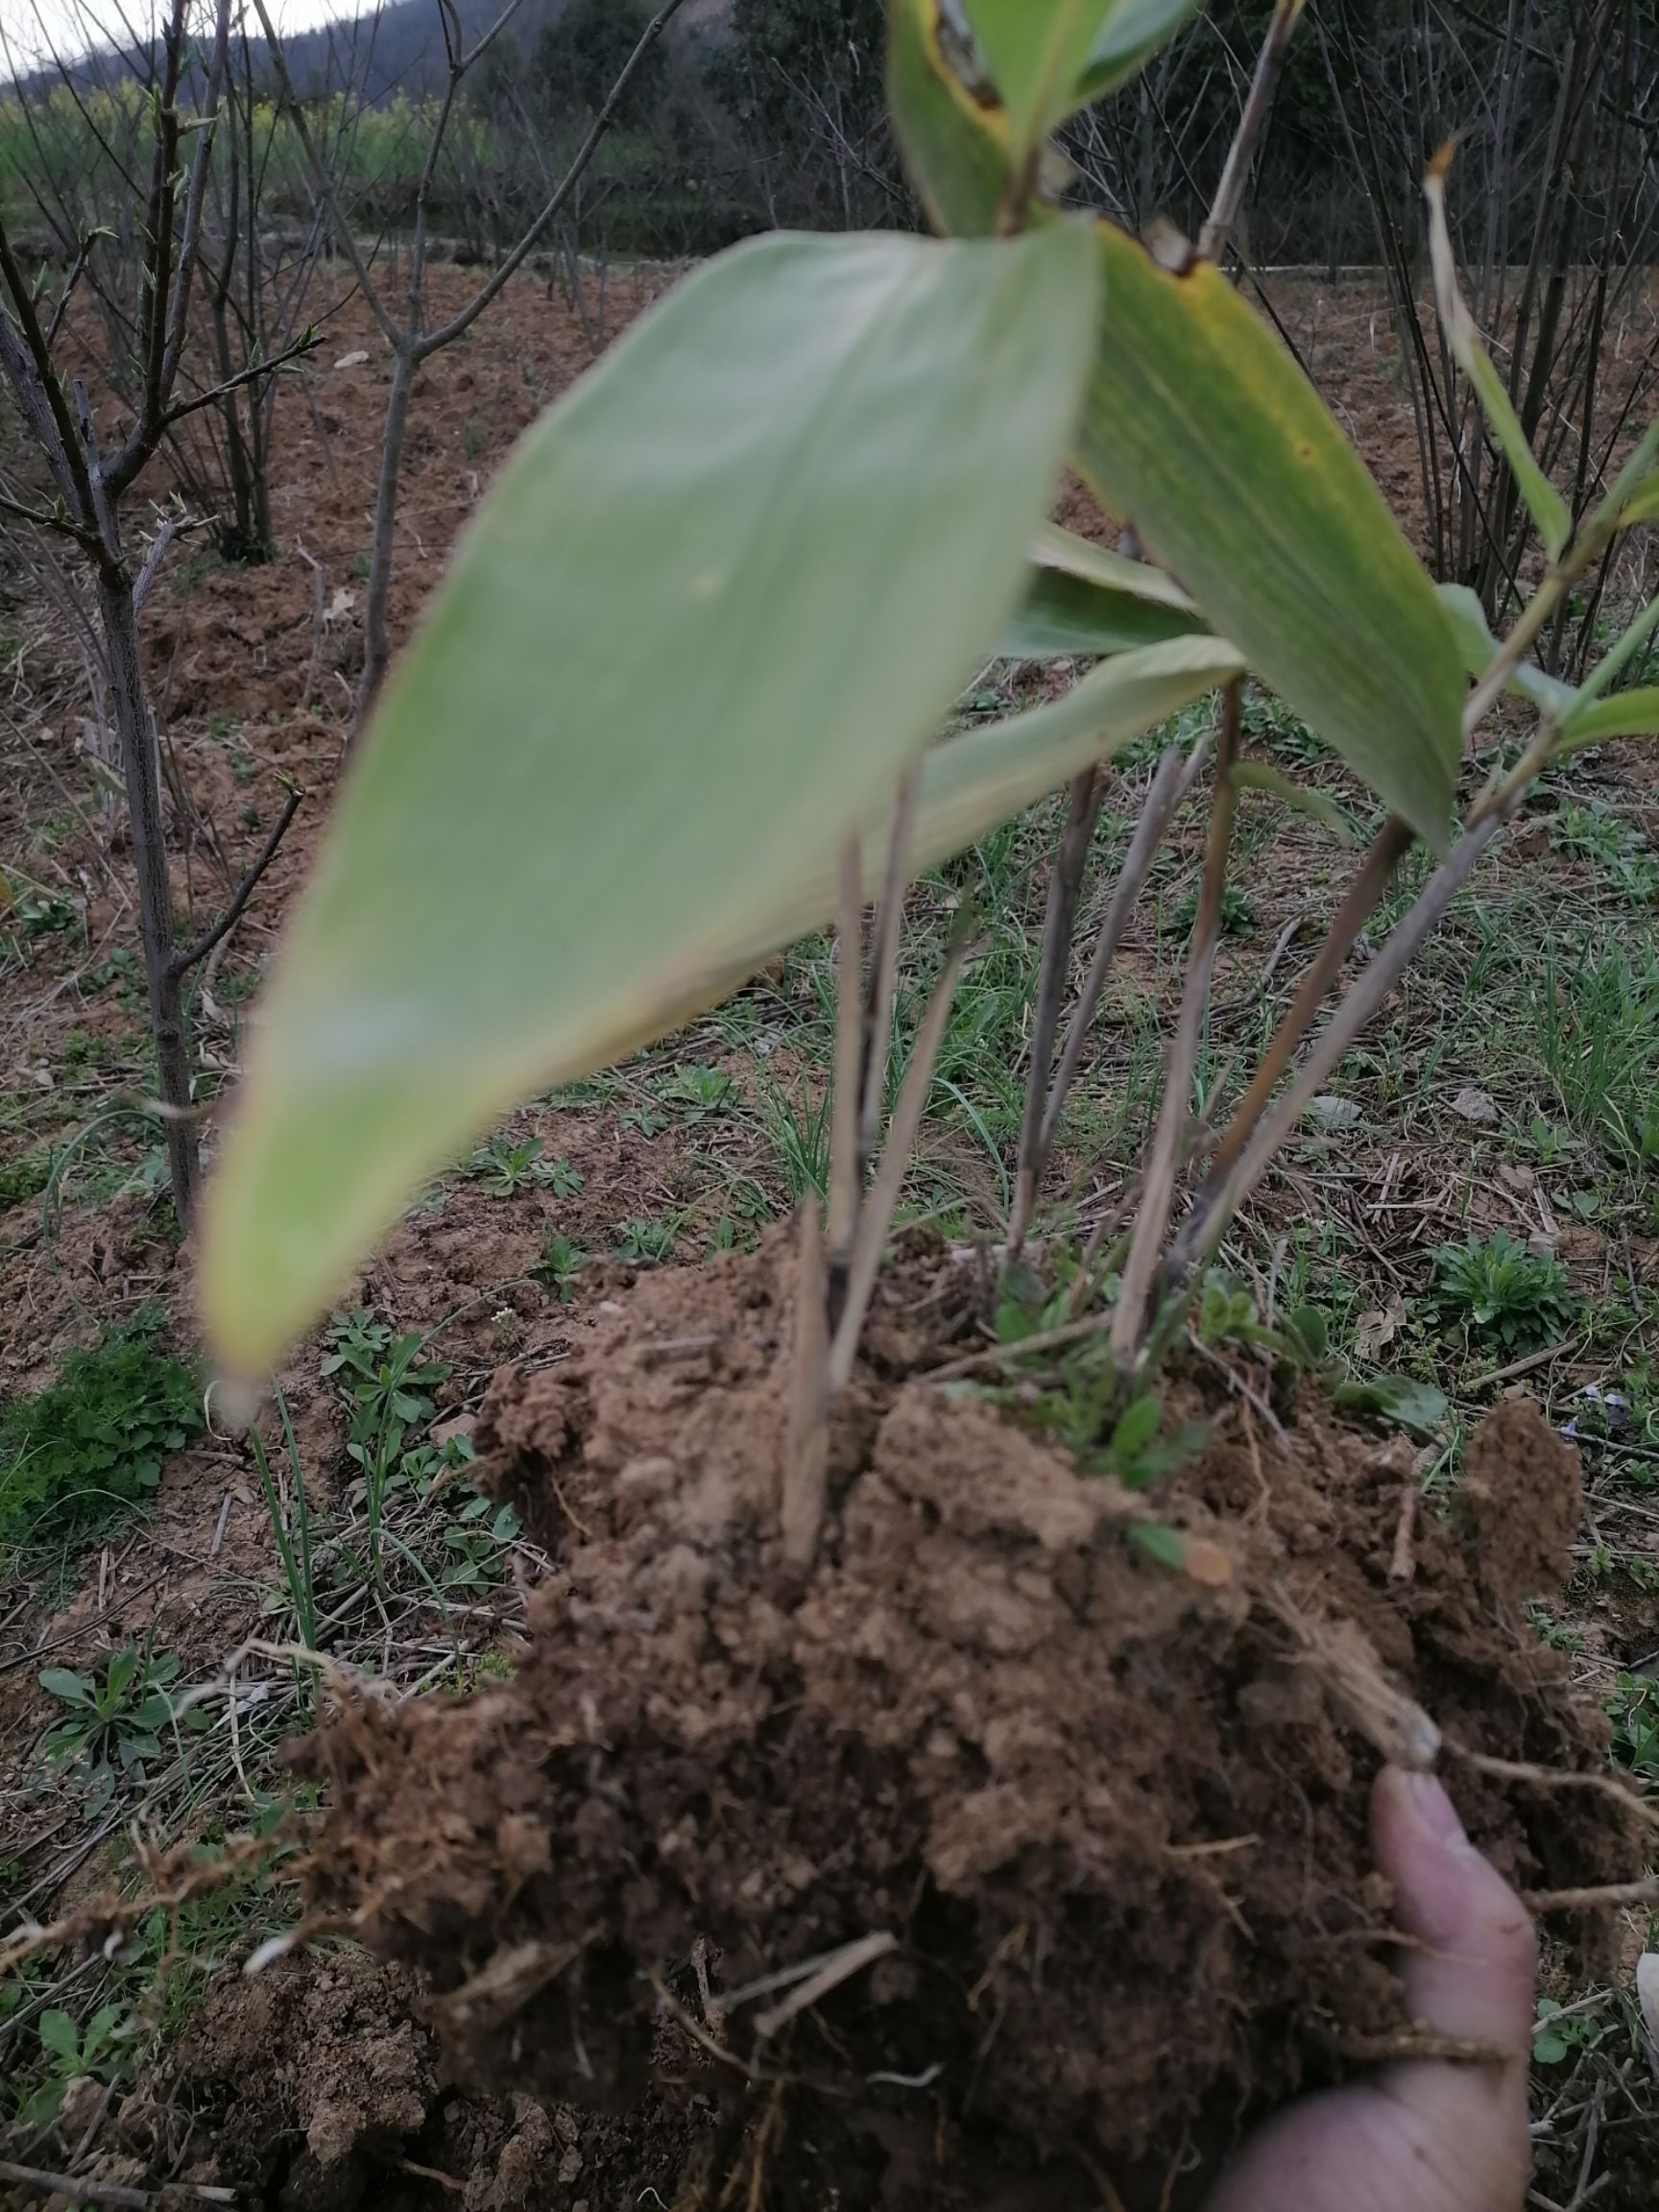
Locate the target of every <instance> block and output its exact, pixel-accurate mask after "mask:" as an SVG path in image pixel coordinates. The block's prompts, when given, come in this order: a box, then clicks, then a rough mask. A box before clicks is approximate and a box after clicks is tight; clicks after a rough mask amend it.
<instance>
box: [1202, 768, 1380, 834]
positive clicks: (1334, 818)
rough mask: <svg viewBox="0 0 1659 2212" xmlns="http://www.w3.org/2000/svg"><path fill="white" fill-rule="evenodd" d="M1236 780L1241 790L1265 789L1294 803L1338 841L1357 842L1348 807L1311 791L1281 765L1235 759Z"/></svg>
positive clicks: (1323, 794) (1300, 811)
mask: <svg viewBox="0 0 1659 2212" xmlns="http://www.w3.org/2000/svg"><path fill="white" fill-rule="evenodd" d="M1233 781H1234V783H1235V785H1236V786H1237V787H1238V789H1239V790H1241V791H1265V792H1267V793H1268V794H1269V795H1270V796H1271V797H1272V798H1274V799H1279V800H1282V801H1283V802H1284V804H1285V805H1286V806H1290V807H1293V808H1294V809H1295V811H1296V812H1297V813H1298V814H1306V815H1307V816H1308V817H1309V819H1310V821H1313V822H1317V823H1319V824H1320V826H1321V827H1322V828H1324V829H1329V830H1330V832H1331V834H1332V836H1333V837H1334V838H1335V840H1336V842H1337V843H1338V844H1339V845H1358V842H1359V836H1358V830H1357V829H1355V827H1354V818H1353V816H1352V815H1351V814H1349V812H1348V811H1347V809H1346V808H1345V807H1342V806H1338V805H1337V804H1336V802H1335V800H1334V799H1332V798H1329V797H1328V796H1327V795H1326V794H1325V793H1324V792H1323V791H1310V790H1309V788H1308V786H1307V785H1306V784H1305V783H1297V782H1293V781H1291V779H1290V778H1289V777H1288V776H1286V775H1285V774H1284V773H1283V772H1282V771H1281V770H1280V769H1277V768H1272V767H1269V766H1268V764H1267V762H1266V761H1265V760H1236V761H1235V762H1234V763H1233Z"/></svg>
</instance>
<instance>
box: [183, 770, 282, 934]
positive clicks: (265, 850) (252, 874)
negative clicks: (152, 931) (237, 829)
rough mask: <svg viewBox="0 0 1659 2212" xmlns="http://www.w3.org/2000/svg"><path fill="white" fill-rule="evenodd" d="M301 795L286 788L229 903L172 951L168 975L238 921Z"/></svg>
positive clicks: (272, 856) (228, 931) (268, 864)
mask: <svg viewBox="0 0 1659 2212" xmlns="http://www.w3.org/2000/svg"><path fill="white" fill-rule="evenodd" d="M304 796H305V794H304V792H303V791H290V792H289V794H288V796H287V798H286V799H285V800H284V801H283V803H282V811H281V813H280V814H278V815H277V817H276V822H275V823H274V824H273V825H272V829H271V834H270V836H269V837H267V838H266V840H265V842H264V844H263V845H262V846H261V847H260V849H259V856H258V858H257V859H256V860H255V861H254V862H253V864H252V867H251V868H250V869H249V870H248V873H247V874H246V875H245V876H244V877H243V878H242V880H241V882H240V883H238V884H237V886H236V890H235V894H234V896H233V897H232V899H231V901H230V903H229V905H228V906H227V907H226V909H225V911H224V913H223V914H221V915H220V917H219V919H218V921H217V922H215V923H214V925H213V926H212V927H211V928H210V929H207V930H204V932H203V934H202V935H201V936H200V937H198V938H197V939H196V941H195V943H194V944H192V945H187V946H185V947H184V948H183V950H181V951H178V952H175V953H174V955H173V958H172V960H171V961H170V962H169V964H168V973H169V974H171V975H173V976H174V977H178V976H180V975H183V974H188V972H189V971H190V970H191V969H192V968H194V967H195V966H196V964H197V962H198V961H199V960H205V959H206V957H207V955H208V953H209V952H211V951H212V950H213V948H214V946H215V945H217V944H218V943H219V941H220V940H221V938H224V937H228V936H229V934H230V932H231V930H232V929H234V928H235V926H236V925H237V923H238V922H240V921H241V919H242V914H243V910H244V908H245V907H246V906H247V904H248V902H249V900H250V899H252V896H253V893H254V890H255V888H256V887H257V885H258V881H259V878H260V877H261V876H263V875H264V873H265V871H266V869H267V868H269V867H270V865H271V863H272V861H273V860H275V859H276V848H277V847H278V846H279V845H280V844H281V842H282V840H283V838H284V837H285V836H286V835H287V833H288V825H289V823H290V822H292V821H293V819H294V817H295V815H296V814H297V813H298V812H299V811H300V805H301V801H302V800H303V798H304Z"/></svg>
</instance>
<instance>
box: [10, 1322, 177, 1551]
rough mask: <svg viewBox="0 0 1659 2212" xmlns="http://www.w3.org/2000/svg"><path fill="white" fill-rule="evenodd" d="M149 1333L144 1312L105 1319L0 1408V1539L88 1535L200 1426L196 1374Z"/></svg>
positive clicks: (143, 1492)
mask: <svg viewBox="0 0 1659 2212" xmlns="http://www.w3.org/2000/svg"><path fill="white" fill-rule="evenodd" d="M158 1332H159V1316H158V1315H156V1314H154V1313H152V1314H145V1315H139V1316H137V1317H135V1318H134V1319H133V1320H132V1321H129V1322H126V1323H124V1324H123V1325H121V1326H120V1327H118V1328H108V1329H106V1330H105V1331H104V1333H103V1334H101V1335H100V1337H99V1339H98V1341H97V1343H96V1344H94V1345H92V1346H90V1347H89V1348H87V1349H85V1350H82V1351H76V1352H71V1353H70V1354H69V1356H68V1357H67V1358H66V1359H65V1360H64V1362H63V1365H62V1368H61V1369H60V1373H59V1376H58V1379H57V1381H56V1382H55V1383H51V1384H50V1385H49V1386H48V1387H47V1388H46V1389H44V1390H42V1391H41V1392H40V1393H39V1394H38V1395H37V1396H36V1397H34V1398H14V1399H12V1400H11V1401H9V1402H8V1403H7V1404H6V1405H5V1406H4V1407H0V1547H4V1548H8V1549H15V1548H21V1547H30V1548H32V1547H35V1546H37V1545H40V1544H43V1543H46V1542H48V1541H49V1542H51V1543H54V1544H59V1543H64V1542H68V1543H71V1544H83V1543H87V1542H90V1541H91V1540H92V1539H93V1538H94V1537H95V1536H97V1535H98V1534H99V1533H100V1532H101V1531H102V1530H103V1529H104V1528H106V1527H108V1525H109V1523H110V1522H111V1521H112V1520H114V1519H116V1518H118V1517H119V1516H120V1515H121V1514H122V1513H123V1512H126V1511H129V1510H131V1509H132V1507H133V1506H135V1505H139V1504H142V1503H144V1502H145V1501H146V1500H147V1499H148V1498H149V1497H150V1495H151V1494H152V1492H153V1491H154V1490H155V1488H156V1483H157V1482H158V1481H159V1480H160V1477H161V1466H162V1461H163V1460H164V1458H165V1457H166V1455H167V1454H168V1453H170V1452H177V1451H179V1450H180V1449H181V1448H182V1447H183V1446H184V1445H185V1444H187V1443H189V1442H190V1440H191V1438H192V1437H194V1436H197V1435H199V1434H200V1433H201V1431H202V1428H203V1415H202V1405H201V1398H200V1393H199V1389H198V1385H197V1382H196V1378H195V1376H194V1375H193V1374H192V1373H191V1371H190V1369H189V1368H188V1367H187V1366H185V1365H184V1363H183V1361H182V1360H180V1359H179V1358H175V1357H174V1356H173V1354H172V1353H170V1352H169V1351H167V1350H166V1349H165V1347H164V1345H163V1344H162V1343H161V1341H160V1338H159V1334H158Z"/></svg>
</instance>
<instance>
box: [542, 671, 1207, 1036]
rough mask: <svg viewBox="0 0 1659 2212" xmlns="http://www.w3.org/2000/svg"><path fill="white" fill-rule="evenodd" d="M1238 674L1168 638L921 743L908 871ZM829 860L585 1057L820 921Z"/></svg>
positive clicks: (706, 997)
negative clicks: (640, 1019)
mask: <svg viewBox="0 0 1659 2212" xmlns="http://www.w3.org/2000/svg"><path fill="white" fill-rule="evenodd" d="M1243 673H1244V663H1243V661H1241V660H1240V659H1239V658H1238V654H1237V652H1236V651H1235V650H1234V648H1233V647H1232V646H1231V645H1229V644H1227V643H1225V642H1224V640H1222V639H1221V638H1218V637H1175V638H1171V639H1169V640H1168V641H1167V642H1166V643H1165V644H1161V645H1148V646H1145V647H1143V648H1142V650H1141V651H1140V652H1136V653H1123V654H1119V655H1118V658H1117V659H1115V660H1112V661H1103V662H1102V663H1101V665H1100V666H1099V667H1098V668H1095V669H1093V670H1092V671H1091V672H1090V674H1089V675H1088V676H1086V677H1085V678H1084V679H1083V681H1082V682H1081V683H1080V684H1078V685H1074V686H1073V688H1072V689H1071V690H1070V691H1069V692H1067V694H1066V696H1065V697H1064V698H1063V699H1055V700H1050V701H1047V702H1046V703H1045V704H1044V705H1043V706H1041V707H1031V708H1027V709H1025V711H1024V712H1023V713H1020V714H1012V715H1010V716H1009V717H1008V718H1007V719H1006V720H1005V721H1002V722H989V723H986V724H984V725H982V726H981V727H980V728H978V729H976V730H971V731H968V732H966V733H963V734H962V735H961V736H957V737H950V738H947V739H945V740H944V741H943V742H942V743H940V744H938V745H934V746H932V747H931V748H930V749H929V750H928V752H927V753H926V755H925V756H924V757H923V761H922V766H921V769H920V771H919V772H918V775H917V795H916V814H915V820H914V823H913V826H912V829H911V837H910V867H911V873H912V875H913V876H920V875H926V872H927V870H928V869H930V868H936V867H938V865H939V864H940V862H941V861H943V860H949V859H950V856H951V855H952V854H956V853H960V852H962V851H963V850H964V849H965V848H966V847H968V846H970V845H973V844H974V843H976V842H977V840H978V839H979V838H981V837H983V836H985V835H987V834H988V833H989V832H990V831H991V830H993V829H996V828H997V827H998V824H999V823H1002V822H1006V821H1008V820H1009V819H1010V818H1011V817H1012V816H1013V815H1015V814H1018V813H1019V812H1020V811H1021V810H1022V808H1023V807H1026V806H1029V805H1033V804H1034V803H1035V802H1036V801H1037V800H1039V799H1043V798H1046V796H1047V795H1048V793H1049V792H1051V791H1057V790H1059V789H1061V788H1062V787H1063V786H1064V785H1065V784H1067V783H1070V781H1071V779H1072V778H1073V777H1074V776H1077V775H1079V774H1081V772H1082V771H1083V770H1084V769H1085V768H1089V767H1093V766H1094V764H1095V763H1096V762H1098V761H1103V760H1109V759H1110V758H1111V757H1112V756H1113V755H1114V754H1115V753H1117V752H1118V750H1119V749H1120V748H1121V747H1123V746H1125V745H1127V744H1129V743H1130V742H1131V740H1132V739H1134V738H1136V737H1142V736H1144V735H1145V733H1146V732H1147V731H1149V730H1156V729H1158V728H1159V727H1160V725H1161V724H1163V723H1165V722H1167V721H1168V720H1169V719H1170V718H1171V716H1173V715H1176V714H1179V713H1180V712H1181V710H1182V709H1183V708H1185V707H1190V706H1191V704H1192V703H1193V701H1194V700H1195V699H1201V698H1203V696H1204V694H1205V693H1206V692H1207V691H1214V690H1215V689H1216V688H1217V687H1218V686H1219V685H1223V684H1230V683H1231V682H1232V681H1233V680H1234V678H1235V677H1237V676H1242V675H1243ZM893 796H894V795H893V793H892V792H891V791H889V792H885V793H883V795H882V797H881V799H880V801H879V802H878V804H877V805H874V806H872V807H871V808H870V810H869V811H868V812H867V814H866V815H865V817H864V820H863V821H862V823H861V824H860V825H859V826H858V850H859V856H860V859H861V862H862V866H863V889H864V896H865V897H866V899H875V898H877V897H878V895H879V893H880V890H881V884H882V879H883V877H884V875H885V871H886V860H887V843H888V838H889V836H890V834H891V829H892V811H893ZM837 860H838V854H837V853H834V852H831V851H830V850H829V848H828V847H825V848H823V849H822V850H821V851H820V852H819V853H818V854H816V855H815V856H814V857H813V858H811V859H810V860H808V861H807V862H806V864H805V866H804V867H803V868H802V869H801V871H800V872H799V874H798V875H797V876H796V878H794V880H793V882H792V883H791V884H790V887H789V892H788V896H787V898H785V899H781V900H780V902H778V903H777V905H775V906H773V907H772V908H770V909H769V910H768V911H767V913H766V915H765V917H764V919H763V921H762V922H761V923H760V924H759V925H758V926H757V927H756V928H755V930H754V931H753V932H752V934H751V935H750V936H749V937H748V938H747V939H745V940H743V941H742V942H733V944H732V945H731V946H729V947H728V948H726V950H725V953H724V956H723V958H722V959H721V961H720V962H719V964H718V965H717V966H711V967H710V968H709V970H708V971H706V972H704V973H701V974H697V975H695V976H690V977H687V978H686V980H685V986H684V989H683V992H682V995H681V996H680V998H678V999H677V1000H676V1001H675V1002H674V1003H673V1004H672V1005H671V1006H669V1007H666V1008H658V1009H656V1010H655V1011H654V1013H653V1015H652V1018H651V1020H650V1021H649V1022H645V1023H643V1024H638V1023H636V1024H635V1025H633V1026H628V1025H627V1024H620V1025H618V1027H617V1028H616V1029H615V1030H613V1032H612V1033H611V1035H610V1036H609V1037H607V1038H606V1040H605V1042H604V1049H603V1050H602V1051H598V1052H596V1053H595V1055H594V1063H595V1065H599V1064H602V1063H603V1062H605V1061H608V1060H615V1059H620V1058H621V1057H622V1056H623V1055H624V1054H625V1053H628V1052H634V1051H637V1050H638V1049H639V1048H640V1047H641V1046H645V1045H649V1044H651V1043H652V1042H653V1041H654V1040H655V1039H656V1038H658V1037H660V1036H661V1035H662V1034H663V1032H664V1031H665V1030H669V1029H676V1028H679V1027H680V1026H681V1025H682V1024H683V1023H685V1022H691V1021H695V1020H696V1019H697V1017H698V1016H700V1015H702V1014H706V1013H707V1012H708V1011H709V1007H711V1006H717V1005H718V1004H719V1003H720V1001H721V1000H722V999H723V998H728V997H730V995H731V994H732V993H733V991H735V990H736V989H737V988H738V986H739V985H740V984H742V983H743V982H745V981H746V980H747V979H748V977H749V976H751V975H752V974H754V973H755V971H756V970H757V968H759V967H760V966H761V965H762V964H763V963H764V962H765V961H767V960H769V959H770V958H771V957H772V955H773V954H774V953H775V952H781V950H783V948H784V947H785V946H787V945H792V944H794V943H795V942H796V940H797V939H798V938H801V937H805V935H806V934H807V933H808V932H809V931H811V930H813V929H822V928H824V927H826V926H828V924H829V922H830V921H831V920H832V919H833V916H834V912H835V900H836V891H837ZM569 1072H571V1073H580V1072H581V1070H570V1071H569Z"/></svg>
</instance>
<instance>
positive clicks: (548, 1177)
mask: <svg viewBox="0 0 1659 2212" xmlns="http://www.w3.org/2000/svg"><path fill="white" fill-rule="evenodd" d="M468 1171H469V1174H472V1175H475V1176H477V1177H479V1178H480V1179H481V1180H482V1182H483V1185H484V1188H485V1190H489V1191H493V1193H494V1195H495V1196H496V1197H498V1198H515V1197H517V1194H518V1192H519V1191H520V1190H525V1189H526V1188H529V1187H535V1188H538V1189H541V1190H551V1191H552V1193H553V1195H554V1197H555V1198H574V1197H575V1196H576V1195H577V1193H578V1192H579V1191H580V1190H581V1189H582V1181H583V1178H582V1172H581V1169H580V1168H577V1167H572V1166H571V1165H570V1163H569V1161H568V1160H566V1159H565V1158H563V1157H562V1156H561V1157H560V1158H559V1159H557V1160H545V1159H543V1158H542V1143H541V1138H540V1137H526V1138H524V1139H522V1140H521V1141H520V1142H518V1143H517V1144H514V1143H510V1142H508V1140H507V1139H506V1137H504V1136H502V1135H501V1134H500V1133H499V1132H497V1134H496V1135H495V1136H493V1137H492V1138H491V1140H490V1142H489V1143H488V1144H487V1145H486V1146H485V1147H484V1148H483V1150H482V1151H479V1152H475V1153H474V1154H473V1155H472V1162H471V1166H470V1167H469V1170H468Z"/></svg>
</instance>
